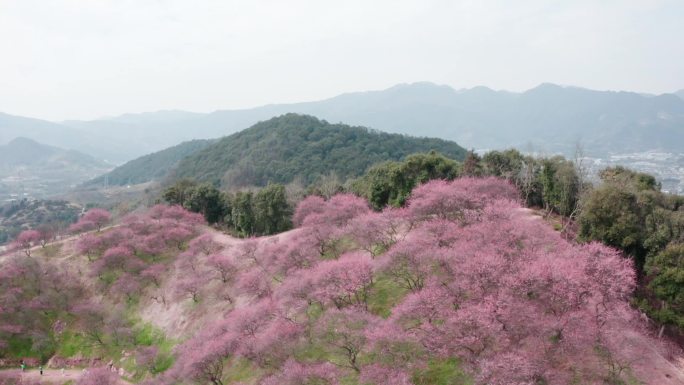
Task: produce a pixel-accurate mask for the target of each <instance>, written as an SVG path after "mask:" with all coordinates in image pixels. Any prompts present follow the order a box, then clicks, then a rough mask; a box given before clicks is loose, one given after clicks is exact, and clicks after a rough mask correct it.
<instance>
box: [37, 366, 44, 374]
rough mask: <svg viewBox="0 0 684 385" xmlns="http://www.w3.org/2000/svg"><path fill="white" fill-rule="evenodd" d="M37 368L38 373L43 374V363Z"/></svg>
mask: <svg viewBox="0 0 684 385" xmlns="http://www.w3.org/2000/svg"><path fill="white" fill-rule="evenodd" d="M38 369H39V370H40V375H41V376H42V375H43V365H40V366H39V367H38Z"/></svg>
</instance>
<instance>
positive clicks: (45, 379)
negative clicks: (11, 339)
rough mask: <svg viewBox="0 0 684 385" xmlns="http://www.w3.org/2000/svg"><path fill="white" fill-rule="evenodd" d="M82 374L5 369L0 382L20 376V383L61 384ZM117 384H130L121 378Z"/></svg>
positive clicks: (79, 372)
mask: <svg viewBox="0 0 684 385" xmlns="http://www.w3.org/2000/svg"><path fill="white" fill-rule="evenodd" d="M83 373H84V371H83V369H65V370H64V372H62V370H61V369H45V370H43V375H42V376H41V375H40V372H39V371H38V369H30V370H27V371H25V372H23V373H22V372H21V370H19V369H5V370H0V382H2V381H1V380H2V379H3V377H13V376H15V375H20V377H21V380H22V383H24V382H26V381H28V383H36V382H37V383H40V384H63V383H65V382H67V381H73V382H77V381H78V380H79V379H80V378H81V376H83ZM119 383H120V384H121V385H128V384H130V383H129V382H128V381H126V380H124V379H122V378H119Z"/></svg>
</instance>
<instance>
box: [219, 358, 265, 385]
mask: <svg viewBox="0 0 684 385" xmlns="http://www.w3.org/2000/svg"><path fill="white" fill-rule="evenodd" d="M262 375H263V370H261V369H259V368H258V367H257V366H256V365H254V364H253V363H252V362H251V361H249V360H247V359H244V358H239V359H237V360H234V361H231V362H230V363H229V365H227V368H226V370H225V371H224V373H223V379H224V381H223V382H224V383H225V384H233V383H236V382H245V383H248V382H250V380H256V379H258V378H259V377H261V376H262Z"/></svg>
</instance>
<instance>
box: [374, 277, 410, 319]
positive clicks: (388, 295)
mask: <svg viewBox="0 0 684 385" xmlns="http://www.w3.org/2000/svg"><path fill="white" fill-rule="evenodd" d="M407 293H408V290H406V289H405V288H403V287H401V286H399V285H397V283H396V282H395V281H394V280H393V279H391V278H390V277H388V276H386V275H378V276H376V277H375V281H374V282H373V287H371V291H370V295H369V297H368V310H369V311H370V312H371V313H373V314H375V315H378V316H380V317H383V318H387V317H389V316H390V315H391V314H392V308H393V307H394V306H396V305H397V304H398V303H399V302H400V301H401V300H402V299H403V298H404V296H406V294H407Z"/></svg>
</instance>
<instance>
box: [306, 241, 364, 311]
mask: <svg viewBox="0 0 684 385" xmlns="http://www.w3.org/2000/svg"><path fill="white" fill-rule="evenodd" d="M311 276H312V277H313V281H314V287H315V289H314V294H313V295H314V296H315V297H316V298H317V299H318V300H319V301H320V302H321V303H324V304H332V305H334V306H335V307H336V308H338V309H342V308H344V307H346V306H351V305H354V306H360V307H363V308H366V307H367V306H368V295H369V292H370V289H371V286H372V285H373V268H372V265H371V261H370V258H369V257H368V256H367V255H364V254H361V253H352V254H347V255H344V256H342V257H341V258H340V259H339V260H330V261H324V262H321V263H319V264H318V265H317V266H316V268H314V269H313V270H312V271H311Z"/></svg>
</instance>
